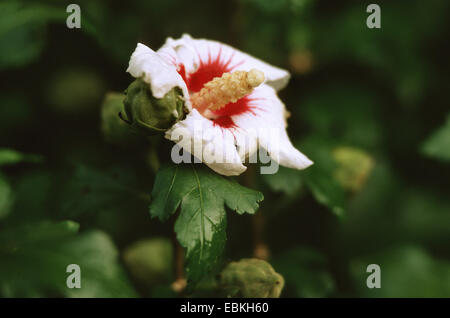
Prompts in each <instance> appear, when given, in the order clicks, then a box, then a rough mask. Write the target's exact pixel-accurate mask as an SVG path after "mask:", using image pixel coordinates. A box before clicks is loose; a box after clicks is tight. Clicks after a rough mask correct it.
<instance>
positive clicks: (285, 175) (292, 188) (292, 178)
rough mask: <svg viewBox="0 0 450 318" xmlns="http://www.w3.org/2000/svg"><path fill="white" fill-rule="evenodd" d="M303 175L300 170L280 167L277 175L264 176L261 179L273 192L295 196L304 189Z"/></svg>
mask: <svg viewBox="0 0 450 318" xmlns="http://www.w3.org/2000/svg"><path fill="white" fill-rule="evenodd" d="M301 175H302V172H301V171H299V170H294V169H289V168H285V167H280V168H279V169H278V172H277V173H275V174H263V175H261V178H262V180H263V181H264V182H265V183H266V184H267V185H268V186H269V188H270V189H271V190H272V191H274V192H283V193H285V194H287V195H289V196H294V195H296V194H298V193H299V191H300V189H301V187H302V178H301Z"/></svg>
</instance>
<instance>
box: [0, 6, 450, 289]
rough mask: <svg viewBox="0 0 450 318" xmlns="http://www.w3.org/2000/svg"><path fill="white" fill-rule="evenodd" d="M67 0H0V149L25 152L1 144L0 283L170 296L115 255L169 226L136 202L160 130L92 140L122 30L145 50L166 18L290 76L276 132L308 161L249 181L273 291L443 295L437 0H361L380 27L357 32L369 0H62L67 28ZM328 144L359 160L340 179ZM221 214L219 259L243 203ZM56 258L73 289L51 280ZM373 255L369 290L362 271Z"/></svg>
mask: <svg viewBox="0 0 450 318" xmlns="http://www.w3.org/2000/svg"><path fill="white" fill-rule="evenodd" d="M71 2H72V1H56V0H55V1H51V0H48V1H44V0H38V1H14V0H5V1H2V2H1V3H0V71H1V78H2V85H1V87H0V148H9V149H14V150H17V151H19V152H20V153H25V154H36V155H38V156H29V155H28V156H27V155H25V156H24V157H23V156H21V155H20V154H18V153H11V152H7V151H3V150H2V151H0V296H2V297H15V296H25V297H39V296H43V297H47V296H66V297H79V296H81V297H135V296H156V297H158V296H161V297H165V296H173V294H172V293H171V292H170V290H169V288H168V284H169V283H170V280H166V281H163V282H158V283H154V284H143V283H142V282H140V281H139V280H138V279H136V277H133V275H132V273H131V272H130V270H129V268H128V266H125V264H124V261H123V257H122V256H123V252H124V250H125V249H126V248H127V247H128V246H130V244H133V243H134V242H136V241H138V240H141V239H144V238H152V237H167V238H169V237H170V236H171V235H172V232H173V223H170V222H167V223H161V222H160V221H159V220H157V219H151V218H150V215H149V211H148V206H149V200H150V193H151V192H152V185H153V181H154V177H155V169H154V168H155V163H154V161H152V160H150V159H149V158H152V157H151V156H150V155H149V153H150V154H153V155H155V153H156V154H158V155H159V156H160V160H161V161H164V156H166V158H167V157H168V156H169V153H170V146H171V145H170V143H168V142H161V143H159V144H157V143H153V146H152V147H153V148H151V147H149V145H148V143H147V144H146V143H142V141H136V140H134V141H133V142H131V141H130V144H129V145H125V146H123V145H122V146H120V147H119V146H114V145H111V144H109V143H107V142H106V141H105V139H104V137H103V136H102V133H101V129H100V126H101V125H100V123H101V119H100V105H101V102H102V99H103V97H104V95H105V94H106V93H107V92H109V91H117V92H121V91H123V90H124V89H125V88H126V87H128V85H129V84H130V83H131V81H132V78H131V76H130V75H129V74H127V73H126V72H125V70H126V68H127V65H128V60H129V57H130V55H131V53H132V52H133V50H134V48H135V46H136V43H137V42H142V43H145V44H146V45H148V46H150V47H152V48H153V49H157V48H158V47H159V46H160V45H162V43H163V42H164V40H165V38H166V37H168V36H172V37H179V36H180V35H181V34H183V33H189V34H191V35H192V36H193V37H205V38H210V39H215V40H219V41H222V42H225V43H229V44H231V45H233V46H235V47H237V48H239V49H241V50H243V51H246V52H248V53H250V54H252V55H254V56H256V57H259V58H261V59H263V60H266V61H268V62H270V63H272V64H275V65H278V66H281V67H284V68H286V69H289V70H290V71H291V73H292V75H293V76H292V79H291V82H290V83H289V85H288V87H287V88H286V89H284V90H283V91H282V92H281V93H280V95H281V97H282V99H283V100H284V101H285V103H286V105H287V107H288V109H289V110H290V112H291V113H292V116H291V117H290V119H289V127H288V132H289V134H290V136H291V139H292V141H293V143H294V144H295V145H297V146H298V147H299V149H300V150H302V151H303V152H304V153H305V154H307V155H308V156H309V157H311V158H312V159H313V161H315V165H314V166H313V167H312V168H310V169H308V170H306V171H304V172H296V171H289V170H287V169H280V171H279V173H278V174H277V175H275V176H264V177H259V176H258V179H257V181H256V183H255V184H254V186H253V187H252V188H254V189H256V190H259V191H261V192H262V193H263V194H264V201H262V202H261V203H260V207H261V208H260V210H259V211H258V212H257V213H264V214H265V215H266V218H267V220H266V240H267V244H268V245H269V247H270V250H271V258H270V260H269V262H270V263H271V264H272V265H273V266H274V268H275V270H276V271H278V272H279V273H281V274H282V275H283V276H284V278H285V280H286V287H285V289H284V291H283V294H282V296H284V297H333V296H339V297H347V296H350V297H433V296H439V297H449V296H450V244H449V242H450V161H449V159H450V156H449V151H450V150H449V149H450V126H449V125H450V124H449V120H450V119H448V118H450V117H448V116H450V112H449V102H448V92H449V88H450V80H449V77H448V74H449V73H450V62H449V58H448V57H449V56H450V47H449V45H448V40H449V35H450V34H449V30H450V26H449V21H450V10H449V9H450V3H448V2H447V1H443V0H429V1H419V0H412V1H381V0H380V1H375V2H376V3H378V4H379V5H380V6H381V9H382V13H381V17H382V28H381V29H380V30H376V29H373V30H371V29H368V28H367V27H366V25H365V23H366V18H367V15H368V14H367V13H366V7H367V5H368V4H369V3H371V2H369V1H327V0H317V1H314V0H241V1H238V0H234V1H225V0H222V1H211V0H208V1H206V0H205V1H204V0H196V1H185V0H135V1H87V0H86V1H83V0H79V1H77V3H78V4H79V5H80V7H81V17H82V22H81V23H82V27H81V29H79V30H78V29H73V30H70V29H68V28H67V27H66V25H65V19H66V17H67V15H68V14H67V13H66V12H65V9H66V6H67V5H68V4H69V3H71ZM299 63H300V64H299ZM305 63H306V64H305ZM336 146H349V147H354V148H357V149H361V150H364V151H365V152H366V153H368V154H369V155H370V156H371V157H372V159H373V160H374V163H375V164H374V169H373V171H372V172H371V174H370V175H369V178H368V180H367V183H366V184H365V185H364V186H363V187H362V188H361V189H360V190H359V191H357V192H354V193H348V192H347V191H345V190H344V189H343V188H342V187H341V186H340V185H339V184H338V183H337V182H336V180H335V178H334V177H333V169H335V162H333V159H332V150H333V149H334V148H335V147H336ZM156 165H157V164H156ZM244 178H245V177H244ZM238 181H239V182H242V181H243V179H242V178H241V179H238ZM227 215H228V221H227V223H228V224H227V229H226V232H227V238H228V240H227V243H226V252H225V255H224V260H225V261H229V260H238V259H240V258H245V257H251V254H252V237H251V233H250V231H249V230H248V229H249V227H250V219H251V218H252V217H253V216H251V215H238V214H236V213H231V212H229V213H227ZM156 257H157V256H156ZM71 263H76V264H80V265H81V266H82V269H83V276H82V277H83V278H82V281H83V288H81V289H80V290H70V289H67V288H66V287H65V279H66V275H67V274H66V272H65V267H66V266H67V265H68V264H71ZM372 263H375V264H379V265H380V266H381V269H382V288H381V289H368V288H367V287H366V277H367V275H368V274H367V273H366V272H365V270H366V266H367V265H368V264H372ZM168 270H171V269H168ZM205 286H206V287H205ZM201 288H203V289H201ZM199 290H201V293H200V292H199V294H200V295H202V296H214V295H216V294H215V292H213V291H210V290H209V289H208V284H207V283H205V284H204V286H203V287H202V286H200V287H199Z"/></svg>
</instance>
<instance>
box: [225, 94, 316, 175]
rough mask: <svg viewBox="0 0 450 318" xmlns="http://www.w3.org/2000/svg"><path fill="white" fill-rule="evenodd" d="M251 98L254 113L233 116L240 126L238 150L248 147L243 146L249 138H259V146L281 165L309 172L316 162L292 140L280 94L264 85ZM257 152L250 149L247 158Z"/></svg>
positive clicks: (237, 136)
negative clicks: (309, 168)
mask: <svg viewBox="0 0 450 318" xmlns="http://www.w3.org/2000/svg"><path fill="white" fill-rule="evenodd" d="M249 97H250V98H251V99H254V100H253V101H252V102H251V105H253V106H254V108H253V109H252V110H253V112H246V113H244V114H241V115H236V116H232V119H233V122H234V123H235V124H236V125H237V126H238V129H236V130H237V132H238V133H235V136H236V140H237V142H236V143H237V145H238V147H241V148H243V147H245V144H243V143H244V142H248V138H249V137H248V136H256V137H255V138H257V140H258V142H259V146H260V147H263V148H265V149H266V150H267V151H268V152H269V154H270V157H271V158H272V159H273V160H275V161H276V162H278V163H279V164H280V165H282V166H285V167H288V168H294V169H305V168H307V167H309V166H310V165H312V164H313V162H312V161H311V160H309V159H308V158H307V157H306V156H305V155H304V154H302V153H301V152H300V151H298V150H297V149H296V148H295V147H294V146H293V145H292V143H291V141H290V140H289V137H288V135H287V132H286V128H287V123H286V110H285V106H284V104H283V103H282V102H281V100H280V99H279V98H278V96H277V94H276V91H275V90H274V89H273V88H272V87H270V86H268V85H261V86H259V87H257V88H256V89H255V90H254V91H253V92H252V94H251V95H250V96H249ZM245 138H247V140H244V139H245ZM247 148H248V147H247ZM254 151H256V147H250V148H249V151H248V152H247V156H250V155H252V154H253V152H254ZM241 157H242V153H241Z"/></svg>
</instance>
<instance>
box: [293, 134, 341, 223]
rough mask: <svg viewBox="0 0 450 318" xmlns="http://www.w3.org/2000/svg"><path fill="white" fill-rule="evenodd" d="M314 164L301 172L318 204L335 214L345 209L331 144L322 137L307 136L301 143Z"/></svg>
mask: <svg viewBox="0 0 450 318" xmlns="http://www.w3.org/2000/svg"><path fill="white" fill-rule="evenodd" d="M298 148H299V149H303V150H304V152H305V153H307V154H308V156H309V158H311V160H312V161H314V165H313V166H311V167H309V168H308V169H306V170H305V171H304V172H303V179H304V181H305V185H306V187H307V188H308V189H309V190H310V191H311V193H312V195H313V196H314V198H315V199H316V201H317V202H319V203H320V204H323V205H325V206H326V207H328V208H330V209H331V210H332V211H333V212H334V213H335V214H336V215H337V216H342V215H343V214H344V211H345V205H346V202H345V191H344V189H343V188H342V187H341V186H340V185H339V183H338V182H337V180H336V179H335V177H334V171H335V169H336V168H337V164H336V161H335V160H334V159H333V154H332V149H333V145H332V144H331V143H329V142H328V141H327V139H322V138H317V137H314V138H309V139H307V140H306V141H305V142H303V143H302V144H301V146H300V147H298Z"/></svg>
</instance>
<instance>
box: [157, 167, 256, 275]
mask: <svg viewBox="0 0 450 318" xmlns="http://www.w3.org/2000/svg"><path fill="white" fill-rule="evenodd" d="M261 200H263V195H262V194H261V193H260V192H257V191H254V190H250V189H247V188H245V187H243V186H241V185H239V184H238V183H237V182H235V181H233V180H230V179H226V178H224V177H222V176H220V175H218V174H216V173H214V172H212V171H211V170H209V169H208V168H205V167H203V166H200V165H196V166H194V165H166V166H164V167H162V168H161V169H160V170H159V171H158V173H157V175H156V180H155V184H154V187H153V191H152V203H151V205H150V214H151V215H152V217H158V218H159V219H160V220H162V221H166V220H167V219H168V218H169V216H170V215H172V214H174V213H175V212H176V211H177V208H178V207H179V206H181V209H180V215H179V216H178V218H177V220H176V223H175V232H176V233H177V238H178V240H179V242H180V244H181V245H182V246H183V247H185V248H186V276H187V278H188V280H189V281H190V282H194V283H196V282H198V281H200V279H201V278H203V277H204V276H205V275H207V274H208V273H209V272H211V271H212V270H214V269H215V268H216V265H217V264H218V263H219V260H220V256H221V254H222V252H223V249H224V246H225V240H226V234H225V228H226V214H225V208H224V206H225V205H226V206H228V207H229V208H230V209H231V210H234V211H236V212H237V213H239V214H243V213H250V214H253V213H255V212H256V210H257V209H258V202H260V201H261Z"/></svg>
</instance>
